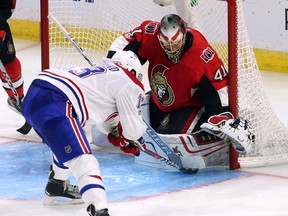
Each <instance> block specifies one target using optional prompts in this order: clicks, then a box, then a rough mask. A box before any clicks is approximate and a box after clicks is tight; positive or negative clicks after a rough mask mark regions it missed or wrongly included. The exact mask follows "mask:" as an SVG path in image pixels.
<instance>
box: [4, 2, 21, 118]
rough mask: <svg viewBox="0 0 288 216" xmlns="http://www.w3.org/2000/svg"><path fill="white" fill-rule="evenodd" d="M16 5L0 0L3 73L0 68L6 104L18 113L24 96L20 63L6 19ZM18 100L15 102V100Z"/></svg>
mask: <svg viewBox="0 0 288 216" xmlns="http://www.w3.org/2000/svg"><path fill="white" fill-rule="evenodd" d="M15 7H16V0H1V3H0V60H1V61H2V63H3V65H4V67H5V70H6V72H7V74H8V77H7V75H6V76H5V74H4V73H3V72H2V71H1V69H0V78H1V81H2V86H3V88H4V90H5V91H6V92H7V94H8V96H9V97H8V105H9V107H10V108H11V109H13V110H15V111H17V112H18V113H20V103H19V101H21V99H22V98H23V96H24V89H23V79H22V72H21V63H20V61H19V60H18V58H17V57H16V52H15V47H14V42H13V37H12V34H11V30H10V27H9V24H8V22H7V20H8V19H9V18H10V17H11V16H12V13H13V11H14V9H15ZM10 81H11V82H12V85H13V88H15V90H16V93H15V92H13V90H11V87H10V86H9V82H10ZM16 97H17V98H16ZM18 99H19V101H18V102H17V100H18Z"/></svg>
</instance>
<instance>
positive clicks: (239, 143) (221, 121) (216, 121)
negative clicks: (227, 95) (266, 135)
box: [201, 112, 255, 154]
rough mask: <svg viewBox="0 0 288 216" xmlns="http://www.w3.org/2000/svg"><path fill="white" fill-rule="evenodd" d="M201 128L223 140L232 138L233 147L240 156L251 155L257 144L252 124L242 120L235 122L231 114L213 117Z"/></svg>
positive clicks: (226, 113) (225, 113)
mask: <svg viewBox="0 0 288 216" xmlns="http://www.w3.org/2000/svg"><path fill="white" fill-rule="evenodd" d="M201 128H202V129H203V130H204V131H206V132H208V133H211V134H213V135H215V136H218V137H219V138H221V139H224V138H225V137H226V136H228V137H229V138H231V139H232V140H233V141H234V142H232V145H233V147H234V148H235V150H236V151H237V152H238V153H239V154H246V153H249V152H250V151H251V150H252V146H253V144H254V142H255V135H254V134H253V133H252V127H251V124H250V123H249V122H248V121H247V120H244V119H242V118H237V119H236V120H234V117H233V115H232V114H231V113H230V112H224V113H221V114H219V115H214V116H211V117H210V118H209V119H208V123H203V124H202V125H201Z"/></svg>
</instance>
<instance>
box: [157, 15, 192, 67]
mask: <svg viewBox="0 0 288 216" xmlns="http://www.w3.org/2000/svg"><path fill="white" fill-rule="evenodd" d="M186 33H187V23H186V22H184V21H183V20H182V19H181V17H179V16H178V15H176V14H168V15H166V16H164V17H163V18H162V20H161V22H160V29H159V33H158V39H159V42H160V45H161V47H162V48H163V49H164V51H165V53H166V55H167V56H168V58H169V59H170V60H171V61H173V62H174V63H178V61H179V56H180V54H181V51H182V49H183V47H184V44H185V40H186Z"/></svg>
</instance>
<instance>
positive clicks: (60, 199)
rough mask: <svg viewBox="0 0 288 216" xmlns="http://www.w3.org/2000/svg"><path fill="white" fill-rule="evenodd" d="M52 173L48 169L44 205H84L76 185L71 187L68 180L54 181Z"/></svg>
mask: <svg viewBox="0 0 288 216" xmlns="http://www.w3.org/2000/svg"><path fill="white" fill-rule="evenodd" d="M53 177H54V171H53V170H52V168H50V175H49V180H48V183H47V185H46V188H45V194H46V195H47V196H46V198H45V199H44V201H43V204H44V205H76V204H82V203H84V202H83V200H82V199H81V195H80V193H79V188H78V186H76V185H71V183H70V182H69V180H66V181H62V180H57V179H54V178H53Z"/></svg>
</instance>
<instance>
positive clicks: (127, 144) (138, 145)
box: [107, 123, 146, 156]
mask: <svg viewBox="0 0 288 216" xmlns="http://www.w3.org/2000/svg"><path fill="white" fill-rule="evenodd" d="M107 138H108V140H109V142H110V143H111V144H112V145H114V146H116V147H119V148H120V149H121V151H123V152H125V153H128V154H134V155H135V156H139V155H140V150H145V149H146V145H145V140H144V139H143V138H142V137H140V138H139V139H138V140H137V142H134V141H132V140H128V139H126V138H125V137H124V136H123V134H122V127H121V124H120V123H119V124H118V126H117V127H115V128H114V130H113V131H112V132H111V133H109V134H108V137H107Z"/></svg>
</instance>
